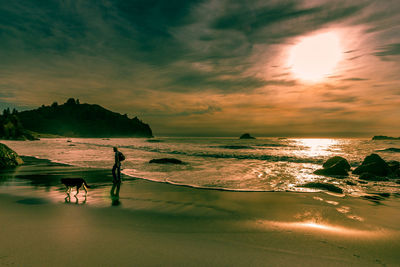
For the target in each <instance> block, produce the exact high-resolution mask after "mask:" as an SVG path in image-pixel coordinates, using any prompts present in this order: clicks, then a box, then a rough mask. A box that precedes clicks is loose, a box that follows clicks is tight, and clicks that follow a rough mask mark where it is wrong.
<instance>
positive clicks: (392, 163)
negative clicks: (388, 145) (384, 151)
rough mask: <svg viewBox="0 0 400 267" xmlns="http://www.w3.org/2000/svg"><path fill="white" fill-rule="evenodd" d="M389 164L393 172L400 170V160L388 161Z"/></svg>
mask: <svg viewBox="0 0 400 267" xmlns="http://www.w3.org/2000/svg"><path fill="white" fill-rule="evenodd" d="M387 164H388V165H389V168H390V170H391V171H392V173H396V172H398V171H399V170H400V162H398V161H396V160H391V161H388V162H387Z"/></svg>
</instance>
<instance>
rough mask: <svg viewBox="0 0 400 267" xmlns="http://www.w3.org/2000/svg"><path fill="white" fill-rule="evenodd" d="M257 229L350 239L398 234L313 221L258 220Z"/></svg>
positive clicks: (387, 230) (386, 230) (385, 230)
mask: <svg viewBox="0 0 400 267" xmlns="http://www.w3.org/2000/svg"><path fill="white" fill-rule="evenodd" d="M257 225H258V227H260V226H261V227H263V228H281V229H290V230H297V231H320V232H324V233H327V234H335V235H342V236H352V237H356V236H357V237H367V238H379V237H382V236H398V235H399V234H400V232H398V231H393V230H389V229H383V228H379V229H378V228H376V229H366V230H360V229H354V228H349V227H344V226H339V225H333V224H327V223H318V222H315V221H312V220H310V221H299V222H280V221H268V220H258V221H257Z"/></svg>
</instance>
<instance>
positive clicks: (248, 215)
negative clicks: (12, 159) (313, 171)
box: [0, 158, 400, 266]
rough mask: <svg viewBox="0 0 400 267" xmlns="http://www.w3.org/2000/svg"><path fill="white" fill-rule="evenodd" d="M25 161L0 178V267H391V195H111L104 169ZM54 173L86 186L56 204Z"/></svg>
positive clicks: (395, 224)
mask: <svg viewBox="0 0 400 267" xmlns="http://www.w3.org/2000/svg"><path fill="white" fill-rule="evenodd" d="M25 160H26V161H27V164H26V165H25V166H22V167H19V168H17V169H16V170H14V171H7V172H2V173H0V177H1V178H0V236H1V242H0V265H1V266H13V265H14V266H68V265H75V266H304V265H306V266H398V265H399V263H400V254H399V251H400V223H399V221H400V201H399V199H398V198H397V197H396V196H389V197H386V198H382V199H380V200H376V199H375V200H373V201H370V200H366V199H362V198H351V197H339V196H334V195H329V194H325V193H287V192H279V193H268V192H257V193H251V192H226V191H217V190H204V189H194V188H188V187H180V186H173V185H169V184H161V183H155V182H149V181H145V180H141V179H132V178H128V177H124V178H125V179H124V182H123V184H122V186H121V190H120V194H119V198H116V196H115V195H114V197H111V195H110V189H111V183H110V181H111V175H110V173H109V171H107V170H98V169H81V168H75V167H70V166H65V165H60V164H52V163H50V162H48V161H40V160H34V159H29V158H28V159H25ZM62 177H84V178H85V179H86V180H87V181H88V183H89V184H91V185H92V189H91V190H90V191H89V194H88V196H87V197H86V198H84V197H83V195H78V198H77V199H76V198H74V197H73V196H72V197H71V199H65V197H66V195H65V193H64V189H63V187H62V185H61V184H60V182H59V180H60V178H62ZM112 204H114V205H112ZM116 204H118V205H116Z"/></svg>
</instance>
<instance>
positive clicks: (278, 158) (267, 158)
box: [81, 143, 323, 164]
mask: <svg viewBox="0 0 400 267" xmlns="http://www.w3.org/2000/svg"><path fill="white" fill-rule="evenodd" d="M81 144H89V145H94V146H100V147H113V146H112V145H103V144H93V143H81ZM119 147H120V148H125V149H134V150H142V151H146V152H153V153H160V154H172V155H183V156H189V157H203V158H217V159H241V160H263V161H272V162H278V161H286V162H293V163H313V164H322V163H323V159H320V158H307V157H304V158H301V157H293V156H277V155H266V154H264V155H256V154H230V153H212V152H192V151H181V150H169V149H161V148H154V147H147V146H132V145H127V146H119Z"/></svg>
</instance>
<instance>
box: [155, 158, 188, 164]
mask: <svg viewBox="0 0 400 267" xmlns="http://www.w3.org/2000/svg"><path fill="white" fill-rule="evenodd" d="M149 163H159V164H183V162H182V161H181V160H179V159H174V158H162V159H152V160H150V161H149Z"/></svg>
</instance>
